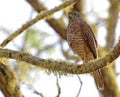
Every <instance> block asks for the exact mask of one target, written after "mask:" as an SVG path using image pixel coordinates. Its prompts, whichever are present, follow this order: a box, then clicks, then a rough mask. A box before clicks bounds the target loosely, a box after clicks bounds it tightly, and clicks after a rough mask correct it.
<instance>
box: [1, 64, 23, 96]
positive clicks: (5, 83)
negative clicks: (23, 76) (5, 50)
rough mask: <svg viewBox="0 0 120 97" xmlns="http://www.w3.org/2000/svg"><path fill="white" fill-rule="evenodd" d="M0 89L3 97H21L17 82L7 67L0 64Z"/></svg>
mask: <svg viewBox="0 0 120 97" xmlns="http://www.w3.org/2000/svg"><path fill="white" fill-rule="evenodd" d="M0 89H1V90H2V92H3V94H4V95H5V97H22V94H21V91H20V88H19V84H18V80H17V78H16V75H15V74H14V72H13V71H12V70H11V69H10V68H9V66H7V65H4V64H2V63H1V62H0Z"/></svg>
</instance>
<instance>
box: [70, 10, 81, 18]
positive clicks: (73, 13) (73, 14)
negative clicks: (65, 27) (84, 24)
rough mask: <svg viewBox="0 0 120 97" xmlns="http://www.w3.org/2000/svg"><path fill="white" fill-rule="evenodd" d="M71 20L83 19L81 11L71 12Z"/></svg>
mask: <svg viewBox="0 0 120 97" xmlns="http://www.w3.org/2000/svg"><path fill="white" fill-rule="evenodd" d="M68 17H69V20H75V19H82V16H81V14H80V12H79V11H76V10H71V11H70V12H69V13H68Z"/></svg>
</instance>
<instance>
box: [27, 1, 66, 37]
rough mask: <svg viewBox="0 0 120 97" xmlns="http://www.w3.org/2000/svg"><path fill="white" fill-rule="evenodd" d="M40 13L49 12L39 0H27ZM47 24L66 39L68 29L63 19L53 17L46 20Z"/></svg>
mask: <svg viewBox="0 0 120 97" xmlns="http://www.w3.org/2000/svg"><path fill="white" fill-rule="evenodd" d="M26 1H27V2H28V3H29V4H30V5H31V6H32V7H33V8H34V10H36V11H37V12H38V13H39V12H41V11H45V10H47V9H46V8H45V7H44V5H43V4H42V3H41V2H40V1H39V0H26ZM46 22H47V23H48V24H49V25H50V26H51V27H52V28H53V29H54V30H55V31H56V32H57V33H58V34H59V35H60V36H61V37H62V38H63V39H66V27H65V25H64V24H63V21H61V19H55V18H53V17H51V18H49V19H46ZM56 25H57V26H56Z"/></svg>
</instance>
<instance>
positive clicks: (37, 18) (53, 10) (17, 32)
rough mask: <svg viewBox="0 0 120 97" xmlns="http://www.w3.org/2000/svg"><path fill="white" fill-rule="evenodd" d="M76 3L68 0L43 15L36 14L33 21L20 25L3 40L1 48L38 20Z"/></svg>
mask: <svg viewBox="0 0 120 97" xmlns="http://www.w3.org/2000/svg"><path fill="white" fill-rule="evenodd" d="M75 2H76V1H74V0H70V1H67V2H65V3H63V4H61V5H59V6H58V7H55V8H53V9H51V10H49V11H45V12H43V13H40V14H38V15H37V16H36V17H35V18H34V19H32V20H31V21H28V22H26V23H25V24H23V25H22V27H21V28H19V29H18V30H16V31H15V32H14V33H13V34H11V35H10V36H9V37H8V38H7V39H5V40H4V41H3V42H2V43H1V45H0V46H1V47H4V46H6V45H7V44H8V43H9V42H10V41H11V40H13V39H14V38H16V37H17V36H18V35H20V34H21V33H22V32H23V31H25V30H26V29H27V28H29V27H30V26H32V25H33V24H35V23H36V22H38V21H39V20H41V19H43V18H45V17H47V16H49V15H51V14H53V13H55V12H57V11H59V10H61V9H64V8H65V7H67V6H70V5H71V4H73V3H75Z"/></svg>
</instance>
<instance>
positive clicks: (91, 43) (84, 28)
mask: <svg viewBox="0 0 120 97" xmlns="http://www.w3.org/2000/svg"><path fill="white" fill-rule="evenodd" d="M79 23H80V30H81V32H82V34H83V38H84V40H85V42H86V44H87V46H88V47H89V49H90V50H91V52H92V53H93V56H94V58H97V51H96V47H97V41H96V38H95V35H94V33H93V31H92V29H91V28H90V26H89V25H88V24H87V23H86V22H85V21H83V20H82V21H80V22H79Z"/></svg>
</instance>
